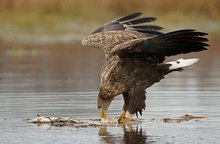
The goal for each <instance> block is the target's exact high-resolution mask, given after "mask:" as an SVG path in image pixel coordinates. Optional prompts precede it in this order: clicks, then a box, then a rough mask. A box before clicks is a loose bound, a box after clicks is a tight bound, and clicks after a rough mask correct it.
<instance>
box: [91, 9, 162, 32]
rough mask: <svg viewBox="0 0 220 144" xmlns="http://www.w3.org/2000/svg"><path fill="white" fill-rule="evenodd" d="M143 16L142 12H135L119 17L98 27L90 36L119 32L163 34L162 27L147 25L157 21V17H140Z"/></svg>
mask: <svg viewBox="0 0 220 144" xmlns="http://www.w3.org/2000/svg"><path fill="white" fill-rule="evenodd" d="M141 15H142V13H141V12H135V13H131V14H128V15H125V16H122V17H119V18H117V19H115V20H113V21H111V22H109V23H106V24H104V25H102V26H99V27H97V28H96V29H94V30H93V31H92V32H90V33H89V34H95V33H99V32H106V31H117V30H125V31H129V30H130V31H137V32H140V33H144V34H146V35H149V36H153V35H160V34H162V33H161V32H159V31H160V30H161V29H163V28H162V27H160V26H157V25H149V24H147V23H149V22H152V21H155V20H156V18H155V17H140V16H141Z"/></svg>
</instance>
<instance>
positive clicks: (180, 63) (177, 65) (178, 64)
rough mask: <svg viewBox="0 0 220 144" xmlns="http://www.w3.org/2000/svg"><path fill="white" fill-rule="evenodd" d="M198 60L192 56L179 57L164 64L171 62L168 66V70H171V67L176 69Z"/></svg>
mask: <svg viewBox="0 0 220 144" xmlns="http://www.w3.org/2000/svg"><path fill="white" fill-rule="evenodd" d="M198 60H199V59H198V58H193V59H183V58H181V59H178V60H176V61H172V62H167V63H166V64H171V66H170V67H169V68H170V70H173V69H178V68H183V67H187V66H190V65H192V64H194V63H196V62H197V61H198Z"/></svg>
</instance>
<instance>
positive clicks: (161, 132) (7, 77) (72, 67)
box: [0, 43, 220, 144]
mask: <svg viewBox="0 0 220 144" xmlns="http://www.w3.org/2000/svg"><path fill="white" fill-rule="evenodd" d="M0 46H1V49H0V99H1V101H0V129H1V130H0V142H1V143H9V144H13V143H15V144H18V143H23V144H25V143H32V144H38V143H45V144H48V143H53V144H58V143H131V144H134V143H148V144H150V143H204V144H206V143H216V144H217V143H219V141H218V140H219V138H220V136H219V134H220V124H219V122H220V107H219V104H220V72H219V71H220V64H219V57H220V54H219V53H218V52H209V51H207V52H204V53H200V54H190V55H187V56H183V57H184V58H187V57H189V58H190V57H200V58H201V60H200V61H199V63H197V64H195V65H194V66H192V67H189V68H186V69H185V71H184V72H182V73H179V72H175V73H172V74H170V75H169V76H167V77H166V79H165V80H162V81H161V82H160V83H158V84H155V85H154V86H153V87H151V88H149V89H148V90H147V110H146V111H144V113H143V116H142V117H139V118H140V119H141V121H142V123H141V124H131V125H117V126H103V127H96V128H95V127H90V128H73V127H53V126H52V127H51V126H50V125H41V126H37V125H35V124H28V123H26V122H24V121H23V120H24V119H26V118H34V117H36V115H37V114H40V115H44V116H59V117H72V118H74V119H91V118H98V113H97V109H96V96H97V91H98V85H99V71H100V67H101V64H102V63H103V55H102V52H101V51H99V50H96V49H88V48H82V47H81V46H79V44H62V43H61V44H51V45H30V44H29V45H28V44H26V45H24V44H13V43H11V44H7V45H6V44H0ZM178 58H180V57H178ZM174 59H177V57H176V58H174ZM122 105H123V102H122V97H117V98H116V99H115V100H114V102H113V103H112V105H111V107H110V109H109V112H108V114H109V115H111V116H115V115H118V114H119V113H120V112H121V108H122ZM184 114H192V115H196V116H200V115H201V116H207V117H208V118H206V119H201V120H200V121H190V122H183V123H163V122H162V121H159V120H158V121H152V119H154V118H156V119H160V118H164V117H178V116H182V115H184Z"/></svg>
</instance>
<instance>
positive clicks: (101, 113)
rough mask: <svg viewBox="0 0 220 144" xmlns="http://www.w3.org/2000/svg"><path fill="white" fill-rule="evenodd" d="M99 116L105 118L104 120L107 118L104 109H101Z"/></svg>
mask: <svg viewBox="0 0 220 144" xmlns="http://www.w3.org/2000/svg"><path fill="white" fill-rule="evenodd" d="M99 115H100V118H104V119H106V118H107V115H106V112H105V111H104V110H103V109H102V108H99Z"/></svg>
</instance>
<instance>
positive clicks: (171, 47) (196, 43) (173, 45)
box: [111, 29, 209, 62]
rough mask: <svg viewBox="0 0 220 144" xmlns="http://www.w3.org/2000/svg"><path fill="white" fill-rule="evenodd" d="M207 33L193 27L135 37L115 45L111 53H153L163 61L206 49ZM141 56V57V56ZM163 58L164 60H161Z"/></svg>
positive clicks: (122, 55) (123, 54)
mask: <svg viewBox="0 0 220 144" xmlns="http://www.w3.org/2000/svg"><path fill="white" fill-rule="evenodd" d="M205 35H207V34H206V33H203V32H197V31H195V30H192V29H185V30H179V31H174V32H170V33H166V34H162V35H159V36H155V37H152V38H141V39H133V40H130V41H127V42H124V43H121V44H119V45H117V46H115V47H114V48H113V49H112V50H111V53H112V54H113V55H119V56H120V57H125V56H130V55H131V54H133V55H135V54H139V55H141V56H142V57H143V56H146V55H147V56H149V55H153V56H156V57H158V60H159V61H160V62H162V61H163V60H162V59H161V58H162V57H165V56H172V55H177V54H181V53H189V52H197V51H202V50H206V46H209V45H208V44H207V43H206V42H207V41H208V39H207V38H205V37H204V36H205ZM140 58H141V57H140ZM161 60H162V61H161Z"/></svg>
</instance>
